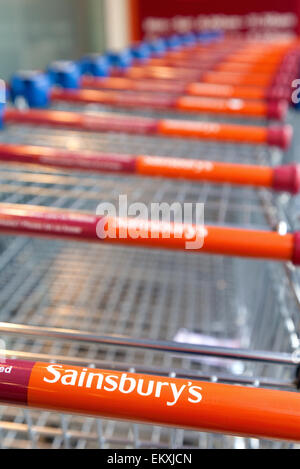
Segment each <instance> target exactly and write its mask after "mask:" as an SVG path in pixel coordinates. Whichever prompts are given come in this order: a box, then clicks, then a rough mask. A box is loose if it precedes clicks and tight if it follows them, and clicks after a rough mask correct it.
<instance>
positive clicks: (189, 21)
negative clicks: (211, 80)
mask: <svg viewBox="0 0 300 469" xmlns="http://www.w3.org/2000/svg"><path fill="white" fill-rule="evenodd" d="M131 5H132V31H133V37H134V39H136V40H137V39H141V38H144V37H145V38H151V37H156V36H164V35H168V34H172V33H184V32H187V31H202V30H216V29H219V30H223V31H227V32H233V31H241V32H245V33H249V34H265V33H271V34H272V33H277V34H278V33H283V34H286V33H293V32H297V33H298V32H300V31H299V16H300V1H299V0H285V1H282V0H281V1H279V0H277V1H276V0H273V1H272V0H252V1H251V2H250V1H249V2H247V3H246V2H237V1H236V0H227V1H226V2H225V1H224V0H215V1H212V0H131Z"/></svg>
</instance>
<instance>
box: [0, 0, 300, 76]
mask: <svg viewBox="0 0 300 469" xmlns="http://www.w3.org/2000/svg"><path fill="white" fill-rule="evenodd" d="M0 8H1V10H0V11H1V14H0V51H1V54H0V55H1V61H0V76H1V77H2V78H4V79H7V78H8V77H9V76H10V75H11V74H12V73H13V72H15V71H16V70H19V69H23V68H25V69H28V68H31V69H33V68H35V69H36V68H41V69H42V68H44V67H45V66H46V65H47V64H48V63H49V62H51V61H52V60H58V59H77V58H78V57H80V56H81V55H82V54H83V53H86V52H102V51H103V50H104V49H107V48H110V49H121V48H123V47H124V46H126V45H128V44H129V43H131V42H132V41H134V40H139V39H141V38H142V37H147V38H150V37H155V36H162V35H166V34H170V33H172V32H181V33H183V32H185V31H190V30H209V29H212V30H215V29H222V30H224V31H227V32H231V33H233V32H236V31H239V32H240V31H243V32H244V33H245V34H249V35H265V34H281V35H292V34H298V32H299V20H298V18H299V14H300V1H299V0H285V1H284V2H283V1H282V0H280V1H279V0H278V1H272V0H260V1H258V0H252V1H251V2H236V0H227V1H226V2H224V0H215V1H209V0H163V1H161V0H51V1H49V0H0Z"/></svg>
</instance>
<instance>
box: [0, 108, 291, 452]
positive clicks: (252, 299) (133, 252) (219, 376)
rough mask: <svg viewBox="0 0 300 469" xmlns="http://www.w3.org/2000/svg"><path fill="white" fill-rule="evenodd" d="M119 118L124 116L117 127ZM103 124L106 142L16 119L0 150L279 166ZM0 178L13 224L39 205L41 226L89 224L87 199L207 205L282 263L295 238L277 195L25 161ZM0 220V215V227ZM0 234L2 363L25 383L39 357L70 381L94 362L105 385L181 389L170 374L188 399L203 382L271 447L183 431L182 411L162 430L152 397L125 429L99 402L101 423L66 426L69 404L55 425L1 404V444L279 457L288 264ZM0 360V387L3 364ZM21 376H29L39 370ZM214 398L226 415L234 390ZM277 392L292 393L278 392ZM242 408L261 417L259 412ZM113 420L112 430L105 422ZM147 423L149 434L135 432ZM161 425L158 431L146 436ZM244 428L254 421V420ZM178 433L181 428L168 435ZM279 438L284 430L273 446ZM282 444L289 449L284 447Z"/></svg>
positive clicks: (230, 147)
mask: <svg viewBox="0 0 300 469" xmlns="http://www.w3.org/2000/svg"><path fill="white" fill-rule="evenodd" d="M13 112H15V111H12V113H13ZM28 112H29V111H28ZM39 112H40V111H39ZM25 114H26V113H25ZM14 115H15V116H16V115H17V113H16V112H15V114H14ZM27 115H28V114H27ZM31 115H32V114H31ZM35 115H36V116H37V115H39V116H41V114H35ZM23 117H24V116H23ZM174 117H175V118H176V116H174ZM37 119H38V118H37ZM125 119H127V121H128V120H129V117H126V118H125ZM123 122H124V121H123ZM42 123H43V122H40V124H42ZM45 123H46V122H44V124H45ZM115 129H116V132H106V133H101V132H89V133H86V132H77V131H76V130H74V129H73V130H72V129H69V130H67V131H65V130H62V129H57V128H55V129H53V128H52V129H49V128H47V127H46V126H43V125H39V126H38V127H36V126H24V125H22V120H21V118H19V121H17V120H16V119H15V123H14V124H13V125H10V126H7V128H6V129H4V130H3V132H2V134H1V142H2V143H6V144H10V143H14V144H17V143H18V144H20V145H24V144H27V145H30V144H31V145H41V146H47V147H49V146H51V147H54V146H55V147H57V148H59V147H61V148H64V149H66V148H68V149H69V150H76V151H80V150H86V149H88V150H91V151H94V152H95V151H110V152H123V151H124V149H126V152H128V153H130V154H131V153H132V154H147V155H151V154H152V155H157V156H173V157H174V156H176V157H178V158H180V157H181V158H187V159H188V158H197V157H198V158H200V159H204V158H205V159H207V160H208V161H209V160H218V159H219V160H220V161H222V162H224V161H227V162H241V159H242V160H243V162H244V163H248V164H253V162H254V161H255V162H256V163H257V164H261V163H266V162H268V164H273V163H274V162H275V163H279V162H280V161H281V159H282V155H281V152H280V150H279V149H274V148H273V147H268V146H267V145H254V144H253V142H252V144H251V145H249V144H245V143H241V142H239V143H229V142H227V143H226V142H222V143H221V142H220V141H219V143H213V142H206V141H199V140H195V139H188V138H184V136H181V138H176V139H173V138H171V137H169V136H168V135H164V136H161V137H158V136H155V135H154V136H153V135H138V134H134V133H131V134H128V133H127V134H126V133H124V132H122V133H120V132H117V130H118V129H117V128H116V127H115ZM0 171H1V207H2V210H3V209H4V208H5V209H6V210H14V213H13V216H15V215H16V216H17V217H18V216H20V215H21V217H22V213H21V212H22V210H23V214H24V213H26V210H31V209H32V206H38V207H49V208H50V212H51V210H56V209H57V211H55V216H57V215H59V214H65V213H66V212H65V211H64V210H67V211H68V213H70V211H72V213H73V214H74V216H76V214H78V213H80V214H81V217H82V218H81V220H84V219H89V216H90V215H88V214H92V216H93V217H94V215H95V212H96V208H97V206H98V204H99V203H100V202H102V201H104V202H111V203H114V204H116V203H117V200H118V196H119V195H122V194H126V195H127V197H128V202H129V203H131V202H133V203H134V202H137V201H141V202H144V203H145V204H146V205H147V206H148V207H149V206H150V204H151V203H152V202H169V203H170V204H171V203H173V202H174V201H179V202H181V203H184V202H201V203H205V222H206V223H208V222H209V223H211V224H213V225H215V226H216V227H222V226H237V227H240V228H244V229H246V230H247V229H249V228H251V229H252V230H253V229H254V230H255V229H258V230H259V229H263V230H266V231H268V232H270V231H271V232H272V237H273V235H274V237H275V238H276V239H280V240H281V239H282V240H288V246H287V247H285V248H284V250H285V249H286V251H285V252H286V253H289V254H290V253H291V246H290V240H291V236H289V235H286V230H287V229H291V230H293V226H288V223H287V222H288V220H287V219H286V218H285V214H284V212H283V211H282V210H281V205H280V203H279V202H278V196H276V195H275V194H274V193H273V192H272V191H269V190H267V189H265V188H263V189H255V188H251V187H234V186H232V185H228V184H224V185H219V184H213V183H209V182H207V183H203V184H201V185H200V184H199V183H197V182H195V181H192V182H191V181H182V180H176V181H175V182H174V181H172V180H170V179H166V178H152V177H150V178H149V177H145V178H138V177H137V176H136V175H134V174H133V175H127V174H123V175H121V176H120V175H115V174H109V175H107V174H105V175H104V174H97V175H96V174H92V173H88V172H84V173H83V172H78V171H75V170H74V171H73V172H70V171H66V170H64V169H63V168H61V169H60V168H54V167H52V168H51V167H45V166H40V165H36V164H29V163H27V164H26V165H22V164H21V163H13V164H9V163H7V164H5V163H2V164H1V167H0ZM61 209H63V211H61ZM37 210H38V211H39V210H41V209H40V208H38V209H37ZM46 211H47V209H46ZM50 212H49V213H50ZM7 213H8V212H7ZM52 213H53V212H52ZM11 214H12V213H11ZM3 215H4V211H2V219H3V218H5V216H4V217H3ZM77 216H78V215H77ZM85 217H86V218H85ZM6 219H7V218H6ZM11 220H12V219H11ZM19 220H20V219H19ZM15 221H16V219H15ZM40 221H41V220H40ZM48 221H49V219H48ZM50 221H51V220H50ZM191 221H192V220H191ZM24 226H25V225H23V227H24ZM27 226H28V225H27ZM31 227H32V225H31ZM1 230H2V236H1V246H0V249H1V254H0V265H1V270H0V281H1V284H2V285H4V286H5V288H2V289H1V293H0V295H1V297H0V298H1V299H0V301H1V321H2V322H1V324H0V331H1V337H2V338H3V339H5V345H6V357H7V358H8V359H10V360H20V361H22V360H26V363H27V365H25V364H24V363H22V362H21V363H20V361H19V362H18V367H19V368H18V369H20V370H22V367H23V370H24V368H25V369H27V371H28V370H29V371H30V373H31V372H32V369H33V368H30V367H32V365H33V363H35V362H37V361H38V362H47V363H48V364H51V363H52V364H54V363H58V365H60V364H61V365H67V366H68V368H69V369H70V368H72V369H74V370H75V371H77V372H78V373H79V374H81V373H84V372H85V371H84V370H83V369H82V368H83V367H85V368H84V369H85V370H86V372H87V371H88V372H89V373H92V372H93V368H94V367H96V368H97V370H98V369H99V370H113V371H112V373H111V374H113V375H115V376H119V375H118V373H119V372H121V373H122V372H123V373H124V374H126V377H127V378H131V379H135V377H137V376H138V375H139V379H143V377H144V375H146V376H148V377H149V378H145V377H144V380H146V379H148V380H150V381H151V377H153V378H152V381H153V382H155V386H157V383H158V382H161V381H162V380H163V381H164V382H168V383H170V384H171V383H173V385H178V383H181V381H180V382H179V381H176V379H177V378H179V379H183V380H184V383H186V382H187V383H191V384H190V386H189V387H190V388H191V387H194V386H197V385H198V383H199V381H201V383H203V384H202V385H201V386H203V388H205V386H206V385H207V386H212V388H211V389H212V390H213V391H214V390H215V389H217V388H215V386H218V383H225V384H227V385H228V384H229V385H235V384H241V385H242V388H241V389H242V392H246V395H244V397H243V398H242V400H241V401H242V403H243V406H244V407H243V412H245V413H246V414H248V416H245V414H244V421H243V422H242V424H241V425H246V424H247V423H248V425H249V421H250V420H251V419H249V412H248V413H247V409H248V411H249V409H250V405H251V406H252V405H253V406H254V408H255V409H256V411H257V414H256V415H257V416H258V415H259V417H260V418H262V417H264V419H265V421H266V422H267V423H268V418H270V420H269V422H270V423H271V424H272V425H271V424H270V425H268V424H267V423H266V427H265V428H264V430H263V431H266V433H268V434H269V437H271V436H273V437H274V438H275V441H273V442H271V441H269V440H268V439H259V440H258V439H257V438H255V437H257V436H258V434H256V432H255V431H254V432H251V434H250V435H249V433H248V432H247V431H246V434H247V436H249V438H248V437H246V436H244V437H238V436H229V435H225V434H223V433H225V432H226V431H227V430H226V428H223V432H222V433H220V434H219V435H218V434H216V433H204V432H199V431H195V430H193V429H191V426H190V425H189V424H187V422H185V424H184V423H183V422H182V421H181V422H180V421H179V420H177V421H176V419H177V417H178V415H179V414H181V416H183V415H185V414H184V412H185V411H186V409H181V410H182V412H181V413H180V412H179V414H178V413H177V412H173V413H172V411H171V412H168V415H169V417H168V418H169V419H171V420H169V422H167V421H166V420H164V418H163V411H162V409H161V408H159V407H157V406H156V405H155V402H154V404H153V403H152V404H151V407H150V409H148V411H147V412H148V414H147V415H146V414H145V413H144V414H143V415H142V419H138V418H135V419H134V420H142V421H143V423H135V422H132V423H128V422H127V421H126V420H127V419H125V416H124V413H123V411H122V412H121V413H120V414H117V412H116V413H113V410H115V411H116V408H117V407H118V402H114V403H111V405H110V406H109V410H110V412H111V413H110V415H107V414H106V413H104V412H102V416H104V417H107V418H108V420H102V419H96V418H93V417H88V416H86V415H78V414H77V413H76V410H80V409H79V404H78V407H77V409H74V408H73V407H71V404H70V407H69V413H68V414H62V413H58V412H56V411H55V409H54V407H55V406H51V404H50V401H48V407H47V405H45V403H43V405H42V407H47V408H46V410H38V409H33V408H30V407H28V408H25V409H24V408H23V406H22V401H20V400H19V401H18V402H19V405H15V406H7V407H2V408H1V420H0V431H1V444H2V445H3V447H14V448H27V447H38V448H61V447H67V448H68V447H69V448H96V447H100V448H115V447H117V448H120V447H124V448H132V447H135V448H153V447H154V448H166V447H173V448H199V447H200V448H204V447H209V448H221V447H222V448H225V447H228V448H243V447H247V448H257V447H290V446H291V443H290V442H289V441H290V440H293V439H297V438H291V434H288V432H289V431H290V430H291V428H292V431H293V432H296V433H297V427H296V423H297V422H296V423H295V421H293V423H292V424H290V427H291V428H288V426H289V425H287V424H286V419H285V418H283V419H282V420H280V425H279V424H278V419H277V422H276V423H277V425H276V424H274V420H272V419H274V414H273V416H272V411H274V406H273V405H272V402H273V403H274V399H276V401H278V399H280V402H281V404H282V410H283V412H284V411H287V407H285V405H286V400H285V397H286V396H288V398H290V399H291V402H293V405H297V402H298V394H297V391H296V389H297V384H298V377H297V363H298V360H297V357H298V348H299V337H298V333H297V330H298V308H299V303H298V289H297V282H296V279H295V276H296V275H297V271H296V270H295V267H293V265H292V264H291V262H287V263H286V262H285V261H288V260H290V261H292V257H290V258H289V257H288V256H286V257H284V258H283V260H284V262H274V261H272V262H271V261H270V262H269V261H261V260H258V259H255V260H254V259H245V258H242V257H239V256H236V257H227V256H222V255H213V254H201V253H193V254H192V253H187V252H182V251H180V250H161V249H152V250H150V249H147V248H143V247H140V246H139V247H137V248H135V247H133V246H130V247H128V246H122V245H117V244H112V245H110V244H109V243H107V242H106V241H105V242H102V241H99V240H98V239H96V240H95V239H94V241H96V242H95V243H90V242H88V243H78V242H74V241H72V240H63V239H59V238H60V236H58V237H57V236H56V238H58V239H50V240H47V239H44V238H43V239H42V238H40V237H39V236H37V237H32V236H24V234H25V232H24V231H23V232H20V231H19V232H18V233H17V231H18V230H16V228H15V227H14V226H13V224H11V225H10V230H11V233H10V234H8V235H4V231H6V232H7V230H8V224H6V230H3V225H2V228H1ZM8 231H9V230H8ZM13 231H14V233H13ZM16 234H18V236H15V235H16ZM28 234H34V233H32V232H31V233H29V232H27V235H28ZM35 234H37V233H35ZM48 234H49V233H48ZM56 235H57V233H56ZM277 260H279V259H277ZM30 363H31V364H30ZM6 365H7V366H6V368H7V376H8V375H9V374H10V367H11V366H15V365H16V362H15V361H12V362H7V363H6ZM35 366H36V368H35V370H38V371H39V370H40V368H39V365H35ZM74 366H79V367H81V368H76V369H75V368H74ZM26 367H27V368H26ZM87 367H89V368H91V369H90V370H87ZM54 369H55V368H54ZM56 369H57V370H58V369H60V368H56ZM94 371H95V373H96V372H97V371H96V370H94ZM4 373H5V369H4ZM100 374H101V372H98V375H100ZM81 376H82V375H81ZM89 376H90V375H89ZM51 377H53V375H49V376H48V378H49V379H50V378H51ZM120 379H121V378H120ZM123 379H124V378H123ZM7 382H8V383H9V380H7ZM128 382H129V381H127V383H128ZM147 382H148V383H149V381H147ZM21 384H22V383H21ZM265 388H267V389H271V390H272V389H275V390H276V391H277V392H278V393H279V394H277V392H276V395H273V393H271V394H268V393H267V394H265V392H264V389H265ZM148 389H149V388H148ZM155 389H157V387H156V388H155ZM176 389H180V387H179V388H176ZM218 389H220V390H222V392H223V390H225V394H226V390H228V394H226V395H228V398H229V401H228V403H230V402H231V404H232V405H233V402H232V401H234V400H235V398H234V395H233V394H231V392H233V391H236V390H239V389H240V388H237V387H236V386H234V387H233V388H232V387H230V388H227V387H226V388H223V387H222V388H218ZM23 391H24V388H23ZM193 391H194V393H196V392H197V391H198V392H199V389H193ZM257 391H259V392H260V391H262V393H263V394H257ZM287 391H288V392H290V391H293V393H292V394H285V393H286V392H287ZM182 392H183V391H182ZM42 396H43V393H42V392H41V393H40V397H41V398H42ZM262 396H263V397H262ZM273 396H274V397H273ZM130 397H131V396H130ZM188 397H191V396H188ZM193 397H195V396H192V398H193ZM197 398H198V399H199V394H198V395H197V396H196V397H195V399H197ZM248 399H249V400H248ZM272 399H273V401H272ZM154 401H155V399H154ZM34 402H35V403H37V401H34ZM85 402H87V400H85ZM168 402H170V403H171V404H172V401H168ZM203 402H205V397H204V398H203ZM247 402H248V407H247ZM255 402H256V403H257V402H258V403H262V405H263V406H264V407H263V408H262V409H260V410H259V409H258V407H257V406H256V407H255ZM32 403H33V401H31V404H32ZM126 403H127V404H126ZM126 403H125V405H126V408H127V411H128V409H131V415H132V417H134V416H135V415H134V407H136V408H139V409H141V410H142V412H143V405H142V401H141V403H140V402H138V405H135V404H134V403H133V404H132V401H131V400H130V399H128V400H127V401H126ZM228 403H227V406H225V409H226V414H225V415H232V411H231V410H230V409H233V407H230V405H228ZM264 403H265V404H264ZM15 404H16V403H15ZM23 404H24V401H23ZM29 404H30V403H29ZM63 405H64V406H65V403H64V404H63ZM268 405H269V408H268ZM169 407H170V409H172V406H169ZM146 408H147V406H145V407H144V411H146ZM51 409H52V411H51ZM81 410H82V409H81ZM119 410H120V407H119ZM215 410H216V409H215ZM293 411H294V412H295V407H293ZM70 412H71V413H70ZM188 412H190V411H188ZM207 412H208V413H210V414H211V415H213V412H214V409H212V408H211V407H210V408H209V407H208V408H207ZM227 412H228V414H227ZM259 412H260V413H259ZM82 413H85V412H84V411H83V410H82ZM88 413H89V414H92V413H93V412H88ZM121 414H122V419H121V421H119V420H117V421H116V420H114V419H113V417H119V418H120V417H121ZM154 414H155V415H154ZM294 415H295V416H296V418H297V414H296V413H295V414H294ZM215 416H216V418H217V413H215ZM223 416H224V413H223ZM287 416H288V417H289V420H293V418H294V417H293V415H292V414H291V413H290V414H287V413H286V414H285V417H287ZM127 417H128V415H127ZM135 417H136V416H135ZM153 417H154V418H155V425H149V423H150V422H153ZM175 417H176V418H175ZM203 419H204V417H203ZM227 420H229V419H227ZM254 420H255V419H254ZM159 422H160V423H162V424H163V423H164V424H168V426H160V425H159ZM145 423H148V425H146V424H145ZM250 423H251V425H254V426H255V423H253V421H252V422H250ZM178 424H179V426H180V427H188V428H187V429H183V428H178V429H175V427H176V426H178ZM259 424H260V425H261V420H259ZM223 425H224V419H223ZM170 426H171V428H170ZM270 426H272V427H273V434H272V435H271V433H270V432H272V430H271V429H270ZM251 428H252V429H253V428H254V427H253V426H252V427H251ZM283 428H284V431H283ZM211 429H212V428H211ZM215 429H216V428H215ZM278 429H279V430H278ZM235 430H236V429H235ZM241 430H242V429H241V427H240V432H239V433H245V432H244V431H241ZM244 430H246V429H245V428H244ZM248 430H249V427H248ZM256 430H257V428H256ZM277 431H278V432H282V434H281V437H280V435H279V433H276V432H277ZM283 433H284V434H283ZM260 436H261V435H260ZM264 436H265V437H266V434H265V435H264ZM281 439H287V440H288V442H287V443H283V442H282V441H280V440H281Z"/></svg>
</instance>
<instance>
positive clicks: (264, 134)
mask: <svg viewBox="0 0 300 469" xmlns="http://www.w3.org/2000/svg"><path fill="white" fill-rule="evenodd" d="M0 117H1V116H0ZM3 122H4V124H16V123H17V124H22V125H41V126H51V127H59V128H69V129H70V128H71V129H76V130H82V131H90V132H123V133H128V134H135V135H137V134H143V135H159V136H168V137H183V138H193V139H204V140H213V141H220V142H233V143H247V144H251V145H269V146H276V147H279V148H282V149H283V150H286V149H287V148H288V147H289V146H290V143H291V140H292V136H293V129H292V127H291V126H290V125H282V126H273V125H271V126H269V127H263V126H254V125H253V126H251V125H239V124H222V123H216V122H195V121H188V120H175V119H174V120H173V119H152V118H145V117H137V116H135V117H128V116H122V115H121V116H113V115H109V114H101V115H98V114H96V115H93V114H85V113H78V112H66V111H52V110H51V111H48V110H47V111H45V110H33V109H31V110H28V111H19V110H17V109H6V110H5V111H4V113H3Z"/></svg>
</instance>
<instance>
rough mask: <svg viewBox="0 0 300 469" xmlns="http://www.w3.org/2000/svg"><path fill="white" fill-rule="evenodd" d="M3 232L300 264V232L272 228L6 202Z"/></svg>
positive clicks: (0, 210)
mask: <svg viewBox="0 0 300 469" xmlns="http://www.w3.org/2000/svg"><path fill="white" fill-rule="evenodd" d="M0 232H1V233H8V234H14V235H23V236H37V237H46V238H58V239H65V240H68V239H69V240H72V241H85V242H100V243H101V242H103V243H106V242H108V243H118V244H125V245H128V246H140V247H146V248H156V249H173V250H181V251H187V252H198V253H199V252H203V253H207V254H220V255H229V256H240V257H251V258H257V259H270V260H277V261H285V262H289V261H291V262H293V263H294V264H295V265H300V232H296V233H295V234H293V233H287V234H285V235H282V234H280V233H277V232H273V231H263V230H250V229H244V228H233V227H222V226H208V225H194V224H190V223H170V222H160V221H151V220H140V219H136V218H123V217H117V216H115V215H113V216H112V215H108V216H104V215H91V214H86V213H80V212H76V211H69V210H65V209H55V208H49V207H42V206H30V205H21V204H6V203H1V204H0Z"/></svg>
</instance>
